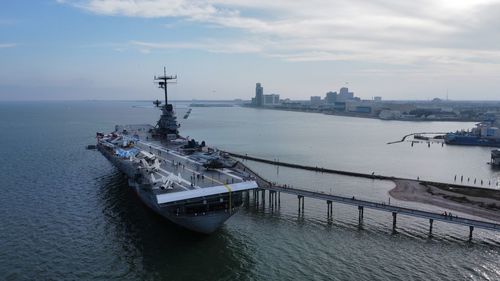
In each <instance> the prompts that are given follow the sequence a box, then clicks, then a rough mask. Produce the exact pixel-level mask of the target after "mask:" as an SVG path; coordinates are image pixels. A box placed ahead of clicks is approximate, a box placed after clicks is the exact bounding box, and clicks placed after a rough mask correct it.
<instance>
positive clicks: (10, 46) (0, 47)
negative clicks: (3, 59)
mask: <svg viewBox="0 0 500 281" xmlns="http://www.w3.org/2000/svg"><path fill="white" fill-rule="evenodd" d="M16 46H17V44H15V43H0V49H4V48H14V47H16Z"/></svg>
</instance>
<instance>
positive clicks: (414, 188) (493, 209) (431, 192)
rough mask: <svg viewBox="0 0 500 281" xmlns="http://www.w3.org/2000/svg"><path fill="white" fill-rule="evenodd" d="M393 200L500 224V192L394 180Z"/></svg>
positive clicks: (391, 194) (391, 191) (391, 193)
mask: <svg viewBox="0 0 500 281" xmlns="http://www.w3.org/2000/svg"><path fill="white" fill-rule="evenodd" d="M392 181H393V182H394V183H395V187H394V188H393V189H391V190H390V191H389V192H388V193H389V195H390V196H391V197H393V198H395V199H398V200H402V201H410V202H418V203H424V204H429V205H432V206H435V207H441V208H443V213H444V212H445V211H446V212H448V213H449V212H450V210H452V211H457V212H462V213H464V214H468V215H473V216H477V217H481V218H484V219H489V220H492V221H495V222H500V191H498V190H494V189H491V191H489V192H486V193H485V190H484V189H480V190H479V189H470V188H469V189H466V188H464V187H460V186H453V185H446V184H441V185H440V184H436V183H429V182H421V181H416V180H407V179H394V180H392Z"/></svg>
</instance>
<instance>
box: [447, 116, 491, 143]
mask: <svg viewBox="0 0 500 281" xmlns="http://www.w3.org/2000/svg"><path fill="white" fill-rule="evenodd" d="M444 141H445V143H446V144H450V145H470V146H490V147H500V129H498V127H497V126H496V119H491V118H490V119H488V120H485V121H483V122H480V123H477V124H476V127H475V128H472V129H471V130H468V131H457V132H453V133H447V134H446V135H445V137H444Z"/></svg>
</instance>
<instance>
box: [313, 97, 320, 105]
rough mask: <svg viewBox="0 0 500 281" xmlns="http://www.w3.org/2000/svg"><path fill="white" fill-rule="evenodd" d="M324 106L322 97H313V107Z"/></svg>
mask: <svg viewBox="0 0 500 281" xmlns="http://www.w3.org/2000/svg"><path fill="white" fill-rule="evenodd" d="M320 104H322V100H321V97H320V96H312V97H311V105H320Z"/></svg>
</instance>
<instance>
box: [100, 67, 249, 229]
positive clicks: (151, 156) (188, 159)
mask: <svg viewBox="0 0 500 281" xmlns="http://www.w3.org/2000/svg"><path fill="white" fill-rule="evenodd" d="M176 78H177V76H167V74H166V71H165V69H164V74H163V75H162V76H159V77H156V76H155V78H154V80H155V82H156V83H157V84H158V86H159V88H161V89H163V90H164V93H165V103H164V104H163V105H161V102H160V101H158V100H156V101H155V102H154V104H155V105H156V106H157V107H158V108H160V109H161V116H160V119H159V120H158V122H157V124H156V125H155V126H153V125H149V124H139V125H116V126H115V130H114V131H113V132H111V133H108V134H104V133H97V134H96V138H97V145H96V147H97V149H98V150H99V151H100V152H101V153H102V154H103V155H104V156H105V157H106V158H107V159H109V161H111V162H112V163H113V164H114V165H115V166H116V167H117V168H118V169H119V170H120V171H121V172H123V173H124V174H125V175H127V177H128V183H129V186H130V187H131V188H132V189H133V190H134V191H135V192H136V193H137V195H138V196H139V198H140V199H141V200H142V201H143V202H144V203H145V204H146V205H147V206H148V207H149V208H151V209H152V210H153V211H155V212H156V213H158V214H160V215H161V216H163V217H165V218H166V219H168V220H170V221H172V222H173V223H175V224H178V225H180V226H182V227H185V228H187V229H190V230H192V231H196V232H201V233H207V234H208V233H212V232H214V231H215V230H217V229H218V228H219V227H220V226H221V225H222V224H223V223H224V222H225V221H226V220H227V219H229V217H231V215H233V214H234V213H235V212H237V211H238V209H239V208H240V207H241V205H242V204H243V193H244V192H246V191H248V190H251V189H255V188H257V187H258V186H257V183H256V181H255V179H254V178H252V176H251V175H250V173H248V172H247V171H246V168H245V166H244V165H242V164H241V163H239V162H237V161H236V160H233V159H232V158H230V157H229V156H228V155H225V154H224V153H222V152H220V151H218V150H217V149H214V148H211V147H208V146H207V145H206V144H205V142H204V141H203V142H201V143H200V142H197V141H196V140H194V139H188V138H185V137H182V136H181V135H180V134H179V127H180V125H179V124H178V122H177V118H176V115H175V112H174V109H173V106H172V104H169V103H168V98H167V97H168V95H167V85H168V84H169V83H170V82H171V80H174V81H175V80H176Z"/></svg>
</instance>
